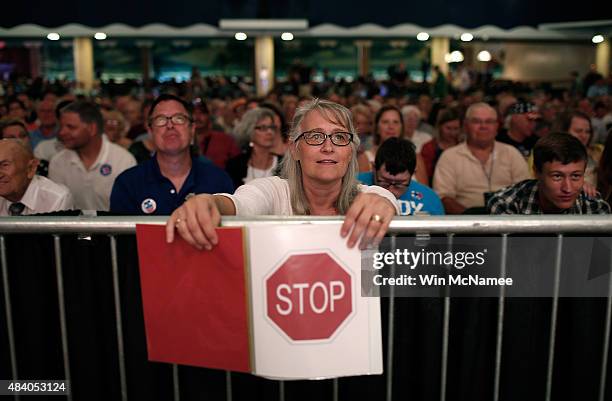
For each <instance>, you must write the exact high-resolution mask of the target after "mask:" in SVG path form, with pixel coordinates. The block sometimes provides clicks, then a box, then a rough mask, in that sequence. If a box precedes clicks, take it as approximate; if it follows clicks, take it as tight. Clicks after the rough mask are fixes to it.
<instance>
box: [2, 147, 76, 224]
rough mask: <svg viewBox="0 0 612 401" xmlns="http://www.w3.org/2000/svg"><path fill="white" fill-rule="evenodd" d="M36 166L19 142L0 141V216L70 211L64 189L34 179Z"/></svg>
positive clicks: (68, 199)
mask: <svg viewBox="0 0 612 401" xmlns="http://www.w3.org/2000/svg"><path fill="white" fill-rule="evenodd" d="M37 165H38V160H36V159H35V158H34V155H33V154H32V150H31V149H30V147H29V146H28V145H26V144H25V143H24V142H23V141H21V140H18V139H2V140H0V216H18V215H26V214H36V213H48V212H55V211H60V210H69V209H72V207H73V202H72V195H71V194H70V191H68V188H66V187H64V186H63V185H59V184H56V183H54V182H53V181H51V180H49V179H47V178H45V177H41V176H38V175H36V167H37Z"/></svg>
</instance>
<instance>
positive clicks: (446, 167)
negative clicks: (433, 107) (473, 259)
mask: <svg viewBox="0 0 612 401" xmlns="http://www.w3.org/2000/svg"><path fill="white" fill-rule="evenodd" d="M464 124H465V132H466V134H467V140H466V142H465V143H462V144H459V145H457V146H454V147H452V148H450V149H447V150H445V151H444V153H442V155H441V156H440V160H439V161H438V164H437V166H436V170H435V172H434V180H433V186H434V189H435V191H436V192H437V193H438V195H439V196H440V198H442V203H443V204H444V208H445V209H446V213H448V214H461V213H464V212H465V211H466V209H468V208H477V207H480V208H482V207H484V205H485V193H490V192H493V191H497V190H498V189H500V188H504V187H507V186H508V185H511V184H514V183H516V182H519V181H522V180H525V179H527V178H529V171H528V168H527V162H526V161H525V159H524V158H523V156H522V155H521V154H520V153H519V151H518V150H516V148H514V147H512V146H510V145H507V144H505V143H501V142H497V141H496V140H495V136H496V135H497V128H498V120H497V112H496V111H495V109H494V108H492V107H491V106H489V105H488V104H486V103H475V104H473V105H472V106H470V107H469V108H468V110H467V112H466V116H465V122H464Z"/></svg>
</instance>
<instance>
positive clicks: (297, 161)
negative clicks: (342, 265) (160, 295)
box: [166, 99, 398, 249]
mask: <svg viewBox="0 0 612 401" xmlns="http://www.w3.org/2000/svg"><path fill="white" fill-rule="evenodd" d="M358 147H359V137H358V135H356V134H355V129H354V127H353V122H352V118H351V114H350V111H349V110H348V109H347V108H345V107H344V106H341V105H339V104H337V103H333V102H329V101H325V100H319V99H314V100H312V101H310V102H308V103H305V104H304V105H302V106H301V107H299V108H298V110H297V111H296V114H295V117H294V120H293V125H292V128H291V131H290V132H289V150H288V152H287V153H286V155H285V158H284V159H283V162H282V174H281V177H282V178H281V177H267V178H261V179H255V180H252V181H250V182H249V183H247V184H245V185H243V186H242V187H240V188H238V189H237V190H236V192H235V193H234V194H233V195H230V194H217V195H197V196H194V197H192V198H191V199H189V200H188V201H187V202H186V203H185V204H183V206H181V207H180V208H179V209H177V210H176V211H175V212H174V213H172V215H171V216H170V219H169V220H168V222H167V223H166V238H167V240H168V241H169V242H172V241H173V240H174V236H175V230H176V231H177V232H178V234H179V235H180V236H181V237H183V238H184V239H185V240H186V241H187V242H188V243H190V244H192V245H194V246H196V247H198V248H199V249H211V248H212V246H214V245H215V244H216V243H217V240H218V238H217V235H216V232H215V227H216V226H218V225H219V223H220V221H221V215H238V216H255V215H284V216H289V215H312V216H333V215H346V217H345V219H344V224H343V225H342V229H341V232H340V234H341V236H342V237H348V242H347V245H348V246H349V247H353V246H355V245H357V244H359V246H360V248H362V249H363V248H365V247H366V246H368V245H369V244H371V243H378V242H380V240H382V238H383V236H384V235H385V233H386V231H387V228H388V227H389V223H390V221H391V219H392V218H393V216H394V215H395V214H397V213H398V206H397V202H396V200H395V197H394V196H393V194H391V193H390V192H389V191H387V190H386V189H383V188H380V187H377V186H371V187H368V186H365V185H360V184H359V183H358V181H357V179H356V175H357V148H358Z"/></svg>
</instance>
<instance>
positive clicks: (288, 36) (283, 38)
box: [281, 32, 293, 40]
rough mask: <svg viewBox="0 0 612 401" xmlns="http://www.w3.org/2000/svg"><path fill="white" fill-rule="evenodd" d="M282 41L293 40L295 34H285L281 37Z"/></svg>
mask: <svg viewBox="0 0 612 401" xmlns="http://www.w3.org/2000/svg"><path fill="white" fill-rule="evenodd" d="M281 39H282V40H293V34H292V33H291V32H283V34H282V35H281Z"/></svg>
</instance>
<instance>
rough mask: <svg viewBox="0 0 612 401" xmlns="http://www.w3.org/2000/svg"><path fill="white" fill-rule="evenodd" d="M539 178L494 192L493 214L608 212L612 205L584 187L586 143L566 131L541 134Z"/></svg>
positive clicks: (537, 159)
mask: <svg viewBox="0 0 612 401" xmlns="http://www.w3.org/2000/svg"><path fill="white" fill-rule="evenodd" d="M533 156H534V170H535V175H536V177H537V178H536V179H535V180H524V181H521V182H519V183H517V184H514V185H511V186H509V187H507V188H504V189H502V190H500V191H498V192H496V193H495V194H493V195H492V196H491V198H490V199H489V201H488V202H487V209H488V211H489V213H491V214H548V213H556V214H605V213H610V206H609V205H608V204H607V203H606V202H605V201H604V200H603V199H601V198H600V197H599V195H597V196H596V197H589V196H588V195H586V194H585V192H584V191H583V189H582V186H583V184H584V171H585V169H586V163H587V153H586V149H585V147H584V146H583V145H582V143H580V141H579V140H578V139H576V138H574V137H573V136H571V135H569V134H565V133H555V134H550V135H548V136H546V137H544V138H541V139H540V140H539V141H538V142H537V143H536V145H535V147H534V150H533Z"/></svg>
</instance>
